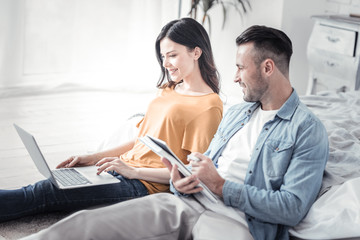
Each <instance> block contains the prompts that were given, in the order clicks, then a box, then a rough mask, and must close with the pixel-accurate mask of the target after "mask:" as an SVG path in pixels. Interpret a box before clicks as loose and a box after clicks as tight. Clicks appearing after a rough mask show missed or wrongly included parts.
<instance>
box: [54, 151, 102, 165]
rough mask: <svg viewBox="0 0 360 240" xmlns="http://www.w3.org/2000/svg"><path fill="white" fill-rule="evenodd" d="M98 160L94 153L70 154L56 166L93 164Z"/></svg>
mask: <svg viewBox="0 0 360 240" xmlns="http://www.w3.org/2000/svg"><path fill="white" fill-rule="evenodd" d="M97 161H98V159H97V157H96V155H95V154H91V155H81V156H71V157H69V158H68V159H66V160H65V161H63V162H61V163H60V164H59V165H57V166H56V168H71V167H83V166H91V165H94V164H95V163H96V162H97Z"/></svg>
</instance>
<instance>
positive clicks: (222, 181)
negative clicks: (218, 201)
mask: <svg viewBox="0 0 360 240" xmlns="http://www.w3.org/2000/svg"><path fill="white" fill-rule="evenodd" d="M224 184H225V179H223V178H220V180H219V181H217V183H216V185H215V188H214V193H215V194H216V195H218V196H219V197H222V196H223V186H224Z"/></svg>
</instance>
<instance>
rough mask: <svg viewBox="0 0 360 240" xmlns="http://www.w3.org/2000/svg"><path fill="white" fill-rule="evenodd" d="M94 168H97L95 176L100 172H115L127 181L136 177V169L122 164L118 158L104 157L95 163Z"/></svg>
mask: <svg viewBox="0 0 360 240" xmlns="http://www.w3.org/2000/svg"><path fill="white" fill-rule="evenodd" d="M95 166H98V167H99V168H98V172H97V174H98V175H99V174H101V173H102V172H110V171H115V172H117V173H118V174H120V175H122V176H123V177H126V178H128V179H134V178H137V177H136V173H137V171H136V170H137V169H136V168H134V167H130V166H129V165H127V164H126V163H124V162H123V161H122V160H121V159H120V158H117V157H106V158H103V159H101V160H100V161H99V162H97V163H96V165H95Z"/></svg>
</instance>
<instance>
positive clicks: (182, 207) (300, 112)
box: [34, 26, 329, 239]
mask: <svg viewBox="0 0 360 240" xmlns="http://www.w3.org/2000/svg"><path fill="white" fill-rule="evenodd" d="M236 44H237V46H238V49H237V55H236V66H237V72H236V77H235V82H236V83H239V84H240V87H242V90H243V93H244V100H245V103H243V104H240V105H236V106H233V107H231V108H230V109H229V110H228V111H227V112H226V115H225V116H224V119H223V120H222V122H221V124H220V126H219V128H218V131H217V133H216V134H215V136H214V138H213V140H212V142H211V144H210V146H209V149H208V150H207V152H206V153H205V154H204V155H203V154H200V153H193V155H194V156H196V157H198V158H199V159H200V161H192V160H191V161H190V163H191V169H192V172H193V175H192V176H190V177H182V176H181V174H180V173H179V172H178V170H177V167H176V166H174V167H172V166H171V164H169V162H168V161H167V160H165V159H163V161H164V163H165V165H166V166H167V167H168V168H169V169H170V170H171V178H172V181H171V183H172V188H173V191H174V192H175V195H177V196H174V195H170V194H155V195H152V196H149V197H144V198H141V199H136V200H132V201H127V202H125V203H120V204H116V205H113V206H110V207H106V208H102V209H97V210H93V211H83V212H80V213H78V214H76V215H74V216H70V217H69V218H68V219H65V220H64V221H62V222H60V223H58V224H56V225H54V226H53V227H51V228H50V229H48V230H46V231H44V232H43V233H40V234H38V235H36V236H34V237H35V238H36V239H39V238H41V237H42V238H44V239H57V238H56V237H58V238H59V239H60V238H61V239H80V238H81V239H90V238H92V239H98V238H104V239H112V238H117V239H191V238H193V239H289V233H288V229H289V227H290V226H294V225H296V224H298V223H299V222H300V221H301V220H302V219H303V217H304V216H305V214H306V213H307V212H308V210H309V208H310V207H311V205H312V204H313V202H314V201H315V199H316V196H317V194H318V192H319V189H320V186H321V182H322V176H323V171H324V168H325V165H326V161H327V159H328V152H329V147H328V139H327V133H326V130H325V128H324V126H323V125H322V123H321V122H320V121H319V120H318V119H317V118H316V117H315V116H314V115H313V114H312V113H311V112H310V111H309V110H308V109H307V108H306V106H305V105H304V104H302V103H301V102H300V100H299V97H298V95H297V93H296V91H295V90H294V89H293V88H292V87H291V84H290V81H289V62H290V57H291V55H292V44H291V41H290V39H289V38H288V37H287V36H286V35H285V34H284V33H283V32H281V31H279V30H276V29H273V28H268V27H265V26H253V27H250V28H249V29H247V30H246V31H245V32H243V33H242V34H241V35H240V36H239V37H238V38H237V39H236ZM200 180H201V181H202V182H203V183H204V184H205V185H206V186H207V187H208V188H209V189H210V190H211V191H212V192H213V193H214V194H216V195H217V196H218V197H219V198H220V200H219V203H217V204H214V203H211V202H209V201H207V199H206V198H205V197H204V196H203V195H201V193H199V192H201V191H203V189H202V188H200V187H197V185H198V184H199V181H200ZM194 196H195V197H194Z"/></svg>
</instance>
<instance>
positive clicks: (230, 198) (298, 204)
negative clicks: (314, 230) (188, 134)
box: [205, 90, 329, 239]
mask: <svg viewBox="0 0 360 240" xmlns="http://www.w3.org/2000/svg"><path fill="white" fill-rule="evenodd" d="M259 106H260V103H258V102H257V103H243V104H239V105H235V106H233V107H231V108H230V109H229V110H227V112H226V114H225V116H224V118H223V120H222V122H221V123H220V125H219V128H218V130H217V132H216V134H215V136H214V138H213V139H212V141H211V143H210V146H209V148H208V150H207V151H206V153H205V155H207V156H209V157H210V158H211V159H212V160H213V162H214V164H215V166H216V165H217V161H218V159H219V156H220V155H221V153H222V151H223V150H224V148H225V146H226V144H227V143H228V141H229V139H230V138H231V137H232V136H233V135H234V134H235V133H236V132H237V131H239V130H240V129H241V128H242V127H243V126H244V125H245V124H246V123H247V122H248V121H249V119H250V118H251V116H252V114H253V112H254V110H255V109H256V108H258V107H259ZM328 156H329V144H328V135H327V132H326V129H325V127H324V126H323V124H322V123H321V122H320V120H319V119H318V118H317V117H316V116H315V115H314V114H313V113H312V112H311V111H310V110H309V109H308V108H307V107H306V106H305V105H304V104H303V103H301V102H300V99H299V96H298V95H297V93H296V91H295V90H293V93H292V94H291V96H290V97H289V98H288V100H287V101H286V102H285V103H284V104H283V106H282V107H281V108H280V109H279V111H278V113H277V114H276V116H275V118H274V120H272V121H269V122H267V123H265V125H264V127H263V129H262V130H261V132H260V135H259V137H258V139H257V142H256V145H255V147H254V150H253V153H252V155H251V159H250V163H249V166H248V170H247V173H246V177H245V182H244V184H238V183H234V182H231V181H228V180H227V181H225V184H224V186H223V200H224V202H225V204H226V205H227V206H231V207H234V208H238V209H240V210H241V211H243V212H244V213H245V215H246V220H247V222H248V226H249V230H250V232H251V234H252V235H253V237H254V239H289V233H288V229H289V227H290V226H295V225H297V224H298V223H299V222H300V221H301V220H302V219H303V218H304V216H305V215H306V213H307V212H308V210H309V209H310V207H311V205H312V204H313V202H314V201H315V199H316V197H317V195H318V193H319V190H320V187H321V182H322V177H323V172H324V169H325V165H326V162H327V159H328Z"/></svg>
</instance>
